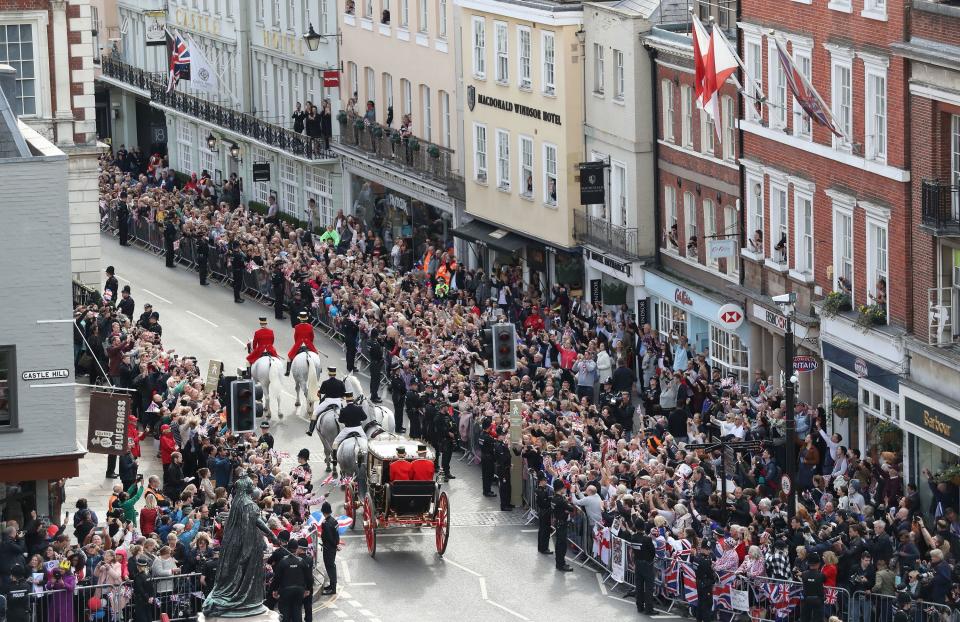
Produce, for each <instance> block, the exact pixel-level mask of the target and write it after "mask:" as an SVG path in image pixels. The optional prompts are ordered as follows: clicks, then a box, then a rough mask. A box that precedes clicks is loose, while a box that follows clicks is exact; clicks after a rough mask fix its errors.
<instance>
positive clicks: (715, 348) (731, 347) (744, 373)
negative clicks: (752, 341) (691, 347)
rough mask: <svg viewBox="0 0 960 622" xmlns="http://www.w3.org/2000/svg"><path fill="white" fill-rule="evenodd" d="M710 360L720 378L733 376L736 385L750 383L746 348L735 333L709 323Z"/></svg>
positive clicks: (747, 384)
mask: <svg viewBox="0 0 960 622" xmlns="http://www.w3.org/2000/svg"><path fill="white" fill-rule="evenodd" d="M710 362H711V364H712V365H713V368H714V369H719V370H720V376H721V378H734V379H735V380H736V382H737V384H738V385H740V386H742V387H745V386H749V384H750V366H749V364H748V354H747V348H746V347H745V346H744V345H743V342H742V341H740V336H739V335H737V333H733V332H728V331H725V330H723V329H722V328H720V327H719V326H713V325H712V324H711V325H710Z"/></svg>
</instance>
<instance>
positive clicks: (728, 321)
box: [717, 302, 744, 330]
mask: <svg viewBox="0 0 960 622" xmlns="http://www.w3.org/2000/svg"><path fill="white" fill-rule="evenodd" d="M743 316H744V313H743V307H741V306H740V305H735V304H733V303H732V302H731V303H727V304H725V305H723V306H721V307H720V308H719V309H718V310H717V319H718V320H719V321H720V325H721V326H723V327H724V328H725V329H727V330H736V329H738V328H740V325H741V324H743Z"/></svg>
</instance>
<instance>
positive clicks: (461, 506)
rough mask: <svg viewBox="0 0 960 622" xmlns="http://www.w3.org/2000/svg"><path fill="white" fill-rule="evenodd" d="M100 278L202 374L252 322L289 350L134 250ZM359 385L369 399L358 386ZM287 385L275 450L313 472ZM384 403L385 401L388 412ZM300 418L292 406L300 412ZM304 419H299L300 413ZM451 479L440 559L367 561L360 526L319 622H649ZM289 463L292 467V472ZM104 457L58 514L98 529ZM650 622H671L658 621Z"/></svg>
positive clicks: (382, 540)
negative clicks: (92, 516)
mask: <svg viewBox="0 0 960 622" xmlns="http://www.w3.org/2000/svg"><path fill="white" fill-rule="evenodd" d="M102 242H103V258H102V260H103V267H104V268H105V267H106V266H107V265H113V266H114V267H115V268H116V275H117V278H118V279H119V280H120V284H121V286H123V285H130V287H131V289H132V296H133V298H134V300H135V301H136V305H137V309H138V310H140V309H141V308H142V307H143V304H144V303H145V302H150V303H152V304H153V306H154V310H156V311H159V313H160V323H161V325H162V326H163V327H164V335H163V340H164V344H165V345H166V347H168V348H169V347H173V348H176V351H177V352H179V353H181V354H190V355H194V356H196V357H197V358H198V363H199V365H200V368H201V369H206V364H207V361H208V360H210V359H217V360H221V361H223V363H224V365H225V368H226V369H227V370H234V369H235V368H237V367H240V366H243V365H245V360H244V357H245V355H246V347H245V344H246V342H247V341H248V340H249V339H250V338H251V336H252V335H253V331H254V330H255V329H256V328H257V326H258V325H257V318H258V317H259V316H262V315H267V317H268V318H271V320H270V326H271V327H272V328H273V329H274V330H275V331H276V333H277V350H278V351H286V350H287V349H288V348H289V344H291V343H292V334H293V331H292V329H291V328H290V323H289V321H284V322H281V321H279V320H277V321H274V320H273V319H272V318H273V312H272V309H267V308H266V307H264V306H262V305H260V304H258V303H256V302H254V301H253V300H247V302H246V303H245V304H236V303H234V302H233V298H232V292H231V291H230V290H228V289H227V288H225V287H221V286H219V285H216V284H211V285H209V286H207V287H202V286H200V284H199V280H198V278H197V275H196V273H194V272H192V271H189V270H187V269H186V268H183V267H177V268H172V269H171V268H166V267H164V264H163V259H162V258H160V257H156V256H153V255H151V254H149V253H146V252H144V251H143V250H140V249H138V248H135V247H120V246H119V245H118V244H117V241H116V239H115V238H113V237H112V236H109V235H106V234H104V235H103V236H102ZM316 343H317V348H318V350H320V351H321V352H322V353H323V354H324V355H326V357H327V359H328V360H329V361H331V362H332V363H333V364H335V365H337V367H338V368H339V369H341V370H344V369H345V363H344V359H343V352H342V348H341V347H340V346H339V345H338V344H336V343H335V342H333V341H331V340H328V339H326V338H325V337H322V336H320V335H318V339H317V342H316ZM363 384H364V386H365V388H366V386H367V384H368V383H367V381H366V380H364V381H363ZM87 393H88V392H87V390H86V389H82V388H78V389H77V439H78V442H79V443H80V444H81V445H84V444H85V442H86V432H87V430H86V427H87V426H86V424H87V408H88V402H89V398H88V396H87ZM292 394H293V382H292V379H290V378H284V392H283V393H281V397H280V400H281V401H280V409H281V411H282V412H283V413H284V415H285V416H284V419H283V420H278V419H277V418H276V417H274V419H273V425H272V429H271V432H272V434H273V435H274V437H275V439H276V446H277V448H278V449H280V450H281V451H285V452H287V453H289V454H290V456H296V454H297V452H298V451H299V450H300V449H301V448H303V447H307V448H309V449H310V451H311V453H312V454H313V459H312V460H311V463H312V464H313V465H314V469H315V471H317V470H322V469H323V462H322V455H323V449H322V447H321V445H320V441H319V439H318V438H317V437H316V436H313V437H307V436H306V435H305V431H306V420H305V419H302V418H301V417H300V416H297V415H296V414H294V413H293V402H294V400H293V395H292ZM386 401H387V402H389V400H386ZM302 410H303V407H302V406H301V411H302ZM301 414H302V413H301ZM142 447H143V456H144V457H143V459H142V460H141V464H140V472H141V473H144V474H145V476H148V475H151V474H157V475H160V473H161V468H160V464H159V459H158V458H157V457H156V450H155V449H152V448H151V447H150V444H149V443H148V442H146V441H145V442H144V444H143V446H142ZM457 456H458V455H457V454H454V459H455V461H454V463H453V468H452V469H451V470H452V471H453V474H455V475H456V476H457V478H456V479H455V480H453V481H451V482H450V483H449V485H448V486H447V488H446V490H447V493H448V495H449V497H450V508H451V522H452V528H451V534H450V540H449V544H448V548H447V552H446V554H445V555H444V556H443V557H442V558H440V557H439V556H438V555H437V554H436V550H435V547H434V532H433V530H432V529H431V530H427V529H424V530H413V529H403V530H389V531H380V532H378V539H377V555H376V558H371V557H370V556H369V555H368V554H367V550H366V544H365V541H364V540H363V532H362V526H359V525H358V526H357V527H356V530H355V531H353V532H348V533H347V534H346V535H345V536H344V542H345V545H346V546H345V548H344V550H342V551H341V552H340V553H339V554H338V555H337V566H338V576H339V581H338V582H339V588H340V590H339V593H338V594H337V595H335V596H332V597H323V598H322V599H320V600H318V601H317V602H316V604H315V611H316V613H317V615H319V616H321V618H326V619H334V618H336V619H337V620H340V621H342V622H359V621H365V622H377V621H378V620H391V621H392V620H413V619H416V620H420V621H422V622H431V621H434V620H437V621H439V620H450V619H455V620H459V621H462V622H474V621H476V622H480V621H483V622H488V621H490V620H573V619H577V618H580V619H582V618H585V617H593V618H597V619H626V618H630V619H634V618H636V617H639V618H640V619H642V620H648V619H650V618H649V617H647V616H643V615H639V614H638V613H637V611H636V608H635V605H634V603H633V601H632V600H631V601H626V600H623V599H621V598H618V595H620V594H623V592H624V589H623V588H618V589H617V590H616V591H615V593H614V590H613V586H612V584H611V583H609V582H607V583H606V584H603V583H602V580H603V578H604V575H602V574H600V573H597V572H595V571H594V570H592V569H590V568H589V567H585V568H583V567H580V566H579V565H576V564H574V567H575V571H574V572H569V573H561V572H557V571H555V570H554V568H553V556H552V555H551V556H546V555H539V554H538V553H537V549H536V537H537V536H536V524H531V525H524V520H523V513H522V512H520V511H513V512H500V511H499V499H498V498H495V497H491V498H486V497H483V496H482V495H481V494H480V491H481V485H480V473H479V468H477V467H475V466H468V465H466V464H464V463H460V462H456V458H457ZM294 463H295V460H294V459H293V458H292V457H291V458H290V467H291V468H292V466H293V464H294ZM105 471H106V457H105V456H102V455H98V454H87V456H86V457H85V458H83V459H82V461H81V472H80V477H79V478H77V479H73V480H70V481H69V482H68V484H67V505H66V508H67V509H72V507H73V505H74V503H75V501H76V499H77V498H79V497H86V498H87V499H88V500H89V502H90V504H91V507H92V508H93V509H94V510H95V511H97V513H98V514H99V515H100V516H101V517H102V516H103V513H104V512H105V510H106V501H107V497H108V496H109V494H110V491H111V489H112V486H113V485H114V484H115V483H118V481H119V480H107V479H104V477H103V475H104V473H105ZM330 500H331V502H332V503H334V508H335V512H339V511H342V507H343V506H342V504H343V496H342V493H341V492H340V491H335V492H334V493H333V495H332V498H331V499H330ZM655 617H656V618H657V619H680V617H679V616H674V615H657V616H655Z"/></svg>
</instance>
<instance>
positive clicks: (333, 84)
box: [323, 69, 340, 89]
mask: <svg viewBox="0 0 960 622" xmlns="http://www.w3.org/2000/svg"><path fill="white" fill-rule="evenodd" d="M339 86H340V72H339V71H337V70H336V69H328V70H327V71H324V72H323V87H324V88H327V89H333V88H337V87H339Z"/></svg>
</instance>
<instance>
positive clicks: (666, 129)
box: [660, 80, 676, 143]
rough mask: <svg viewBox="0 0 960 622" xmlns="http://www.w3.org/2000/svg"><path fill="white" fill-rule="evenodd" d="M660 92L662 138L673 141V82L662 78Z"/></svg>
mask: <svg viewBox="0 0 960 622" xmlns="http://www.w3.org/2000/svg"><path fill="white" fill-rule="evenodd" d="M660 84H661V87H660V93H661V95H662V98H663V103H662V104H661V110H662V111H663V121H662V124H663V140H665V141H667V142H671V143H672V142H674V141H675V140H676V138H675V137H674V135H673V82H671V81H670V80H664V81H663V82H661V83H660Z"/></svg>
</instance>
